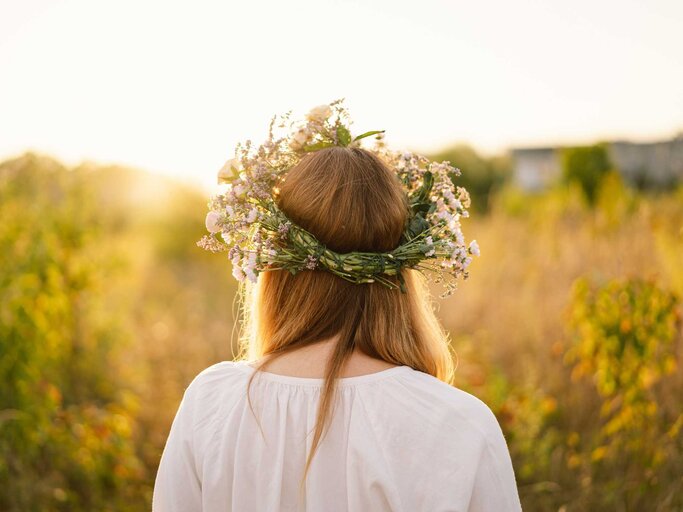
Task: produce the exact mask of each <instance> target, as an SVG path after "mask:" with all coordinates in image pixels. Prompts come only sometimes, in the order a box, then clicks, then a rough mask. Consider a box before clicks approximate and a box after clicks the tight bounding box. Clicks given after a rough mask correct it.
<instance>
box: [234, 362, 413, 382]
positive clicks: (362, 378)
mask: <svg viewBox="0 0 683 512" xmlns="http://www.w3.org/2000/svg"><path fill="white" fill-rule="evenodd" d="M249 362H250V361H233V364H234V365H235V367H236V368H238V369H240V370H242V371H243V372H245V373H247V374H252V373H256V371H257V370H256V368H254V367H253V366H251V365H249ZM409 371H411V372H412V371H414V370H413V368H412V367H410V366H408V365H403V366H394V367H392V368H387V369H386V370H380V371H378V372H374V373H366V374H364V375H354V376H353V377H341V378H339V379H337V385H339V386H343V387H346V386H355V385H358V384H366V383H370V382H377V381H380V380H384V379H387V378H389V377H394V376H396V375H400V374H402V373H408V372H409ZM258 373H259V375H257V376H256V379H259V378H262V379H264V380H268V381H273V382H281V383H284V384H293V385H298V386H314V387H322V386H323V384H324V383H325V379H324V378H315V377H295V376H293V375H282V374H280V373H272V372H268V371H263V370H262V371H259V372H258Z"/></svg>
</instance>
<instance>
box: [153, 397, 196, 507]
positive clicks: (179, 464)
mask: <svg viewBox="0 0 683 512" xmlns="http://www.w3.org/2000/svg"><path fill="white" fill-rule="evenodd" d="M192 388H193V386H192V384H190V386H188V388H187V390H186V391H185V394H184V395H183V399H182V401H181V402H180V406H179V407H178V411H177V412H176V415H175V418H174V419H173V423H172V425H171V430H170V432H169V435H168V439H167V440H166V446H165V447H164V451H163V453H162V455H161V461H160V463H159V469H158V470H157V476H156V480H155V482H154V493H153V497H152V511H153V512H180V511H183V512H195V511H196V512H199V511H201V509H202V493H201V482H200V479H199V476H198V474H197V468H196V464H195V453H194V446H193V438H192V432H193V421H192V419H193V409H194V403H193V399H192Z"/></svg>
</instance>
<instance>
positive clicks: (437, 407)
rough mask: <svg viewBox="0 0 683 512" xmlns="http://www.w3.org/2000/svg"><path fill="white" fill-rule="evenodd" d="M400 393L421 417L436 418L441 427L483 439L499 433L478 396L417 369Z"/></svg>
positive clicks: (498, 426) (489, 411)
mask: <svg viewBox="0 0 683 512" xmlns="http://www.w3.org/2000/svg"><path fill="white" fill-rule="evenodd" d="M405 384H406V386H405V388H407V389H404V390H402V395H403V397H404V399H405V400H409V401H410V402H411V404H412V407H413V409H415V408H417V412H418V414H420V415H422V416H424V417H431V418H434V417H436V418H437V419H438V421H439V422H440V423H442V424H444V425H445V426H452V427H453V428H455V429H456V430H457V429H460V428H461V427H462V426H463V425H466V426H468V427H470V428H471V429H474V430H475V431H477V432H478V433H480V434H481V435H482V436H483V437H484V438H487V439H491V438H492V437H493V438H495V437H498V436H500V434H501V427H500V424H499V422H498V419H497V418H496V416H495V414H494V413H493V411H492V410H491V408H490V407H489V406H488V405H487V404H486V403H485V402H484V401H483V400H482V399H480V398H479V397H477V396H475V395H474V394H472V393H469V392H467V391H465V390H463V389H461V388H459V387H457V386H456V385H451V384H448V383H446V382H444V381H442V380H440V379H437V378H436V377H434V376H432V375H429V374H427V373H423V372H420V371H417V370H414V371H413V372H411V375H410V379H408V380H407V381H406V382H405Z"/></svg>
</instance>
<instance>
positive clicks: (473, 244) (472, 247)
mask: <svg viewBox="0 0 683 512" xmlns="http://www.w3.org/2000/svg"><path fill="white" fill-rule="evenodd" d="M470 254H474V255H475V256H479V244H478V243H477V241H476V240H472V241H471V242H470Z"/></svg>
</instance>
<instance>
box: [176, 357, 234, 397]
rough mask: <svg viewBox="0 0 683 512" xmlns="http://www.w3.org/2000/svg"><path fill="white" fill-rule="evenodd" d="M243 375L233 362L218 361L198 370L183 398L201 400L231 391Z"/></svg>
mask: <svg viewBox="0 0 683 512" xmlns="http://www.w3.org/2000/svg"><path fill="white" fill-rule="evenodd" d="M241 375H243V373H242V372H241V371H240V370H239V368H238V363H237V362H235V361H219V362H217V363H214V364H212V365H210V366H207V367H206V368H204V369H202V370H200V371H199V372H198V373H196V374H195V376H194V377H193V378H192V380H191V381H190V383H189V384H188V386H187V387H186V389H185V398H186V399H193V400H202V399H206V398H207V397H212V396H215V395H216V394H219V393H223V392H225V391H228V390H231V389H233V388H234V386H235V385H236V384H237V382H238V381H239V378H240V376H241Z"/></svg>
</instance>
